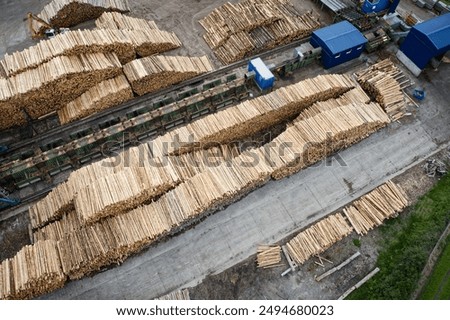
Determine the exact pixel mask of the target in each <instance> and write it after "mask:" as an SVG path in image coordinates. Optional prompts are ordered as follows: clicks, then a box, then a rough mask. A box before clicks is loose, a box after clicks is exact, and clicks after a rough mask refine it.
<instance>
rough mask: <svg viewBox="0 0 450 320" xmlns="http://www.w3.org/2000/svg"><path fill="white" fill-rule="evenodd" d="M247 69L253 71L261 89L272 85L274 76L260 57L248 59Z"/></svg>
mask: <svg viewBox="0 0 450 320" xmlns="http://www.w3.org/2000/svg"><path fill="white" fill-rule="evenodd" d="M248 71H255V81H256V84H257V85H258V87H259V88H260V89H261V90H266V89H270V88H272V87H273V84H274V82H275V76H274V75H273V73H272V72H271V71H270V70H269V68H268V67H267V66H266V64H265V63H264V62H263V61H262V60H261V58H256V59H253V60H250V62H249V63H248Z"/></svg>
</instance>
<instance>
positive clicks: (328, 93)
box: [152, 74, 355, 156]
mask: <svg viewBox="0 0 450 320" xmlns="http://www.w3.org/2000/svg"><path fill="white" fill-rule="evenodd" d="M354 86H355V83H354V82H353V81H352V80H351V79H350V78H349V77H348V76H346V75H334V74H331V75H321V76H317V77H315V78H311V79H306V80H303V81H300V82H298V83H296V84H293V85H290V86H286V87H283V88H279V89H277V90H275V91H273V92H271V93H269V94H266V95H263V96H260V97H257V98H255V99H252V100H248V101H245V102H242V103H240V104H238V105H237V106H234V107H230V108H227V109H225V110H222V111H219V112H217V113H214V114H211V115H208V116H206V117H204V118H201V119H199V120H197V121H194V122H192V123H190V124H188V125H186V126H183V127H180V128H177V129H175V130H173V131H170V132H168V133H166V134H165V135H163V136H160V137H158V138H156V139H155V140H154V141H153V142H152V152H153V153H154V154H157V155H159V156H162V155H163V154H158V153H159V152H161V151H163V152H165V153H169V154H171V153H180V152H187V151H189V150H190V149H191V148H194V147H196V146H198V145H199V144H207V143H221V144H226V143H229V142H232V141H237V140H239V139H242V138H245V137H248V136H251V135H253V134H255V133H257V132H259V131H261V130H263V129H267V128H270V127H271V126H273V125H275V124H277V123H281V122H283V121H286V120H288V119H289V118H290V117H293V116H296V115H298V114H299V113H300V112H301V111H302V110H303V109H305V108H306V107H308V106H310V105H312V104H314V103H315V102H316V101H320V100H327V99H330V98H336V97H338V96H339V95H341V94H343V93H345V92H346V91H349V90H350V89H352V88H353V87H354ZM174 142H177V143H174Z"/></svg>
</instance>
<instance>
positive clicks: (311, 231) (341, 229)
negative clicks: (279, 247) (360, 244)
mask: <svg viewBox="0 0 450 320" xmlns="http://www.w3.org/2000/svg"><path fill="white" fill-rule="evenodd" d="M352 231H353V229H352V227H351V226H349V225H348V223H347V221H345V218H344V216H343V215H342V214H341V213H337V214H335V215H330V216H328V217H326V218H325V219H323V220H320V221H319V222H317V223H315V224H313V225H312V226H311V227H309V228H308V229H306V230H304V231H302V232H300V233H299V234H298V235H297V236H296V237H295V238H293V239H292V240H291V241H289V242H288V243H287V244H286V248H287V250H288V252H289V256H290V257H291V258H292V259H293V260H294V261H295V262H296V263H298V264H303V263H305V261H306V260H308V259H309V258H311V257H312V256H315V255H318V254H320V253H322V252H324V251H325V250H326V249H328V248H329V247H331V246H332V245H333V244H335V243H336V242H338V241H339V240H341V239H342V238H344V237H346V236H348V235H349V234H350V233H352Z"/></svg>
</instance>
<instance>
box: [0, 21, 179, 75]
mask: <svg viewBox="0 0 450 320" xmlns="http://www.w3.org/2000/svg"><path fill="white" fill-rule="evenodd" d="M180 46H181V42H180V40H179V39H178V38H177V36H176V35H175V34H174V33H172V32H166V31H162V30H159V29H142V30H141V29H138V30H117V29H116V30H114V29H96V30H73V31H68V32H65V33H63V34H58V35H57V36H55V37H53V38H51V39H48V40H43V41H40V42H39V43H38V44H36V45H34V46H31V47H29V48H27V49H24V50H22V51H17V52H14V53H12V54H5V57H4V58H3V59H2V60H1V61H0V64H1V66H2V67H3V69H4V72H5V74H6V76H7V77H12V76H14V75H16V74H19V73H21V72H24V71H27V70H29V69H33V68H37V67H38V66H39V65H41V64H43V63H45V62H48V61H50V60H52V59H53V58H55V57H59V56H70V55H80V54H87V53H97V52H103V53H108V52H114V53H115V54H116V55H117V57H118V58H119V60H120V62H121V63H122V64H125V63H127V62H130V61H131V60H134V59H135V58H136V53H137V54H139V55H140V56H147V55H151V54H155V53H162V52H166V51H168V50H172V49H175V48H178V47H180Z"/></svg>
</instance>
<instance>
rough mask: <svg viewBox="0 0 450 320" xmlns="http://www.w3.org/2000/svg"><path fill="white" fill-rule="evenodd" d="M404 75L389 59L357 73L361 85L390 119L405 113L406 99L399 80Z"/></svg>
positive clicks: (395, 118) (396, 118) (397, 117)
mask: <svg viewBox="0 0 450 320" xmlns="http://www.w3.org/2000/svg"><path fill="white" fill-rule="evenodd" d="M404 77H405V76H404V74H403V73H402V72H401V70H400V69H399V68H398V67H397V66H395V65H394V64H393V63H392V61H390V60H389V59H386V60H383V61H381V62H379V63H376V64H374V65H373V66H371V67H370V68H368V69H366V70H365V71H363V72H360V73H358V74H357V79H358V82H359V83H360V84H361V86H362V87H363V88H364V89H365V90H366V91H367V92H369V93H370V94H371V95H372V96H373V97H374V98H375V100H376V101H377V102H378V103H379V104H380V105H381V106H382V107H383V108H384V110H385V111H386V113H387V114H388V115H389V116H390V117H391V119H392V120H398V119H400V118H401V117H403V116H404V115H405V113H406V101H405V97H404V95H403V92H402V87H401V83H400V82H399V81H400V80H401V79H402V78H404ZM406 82H409V80H406Z"/></svg>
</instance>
